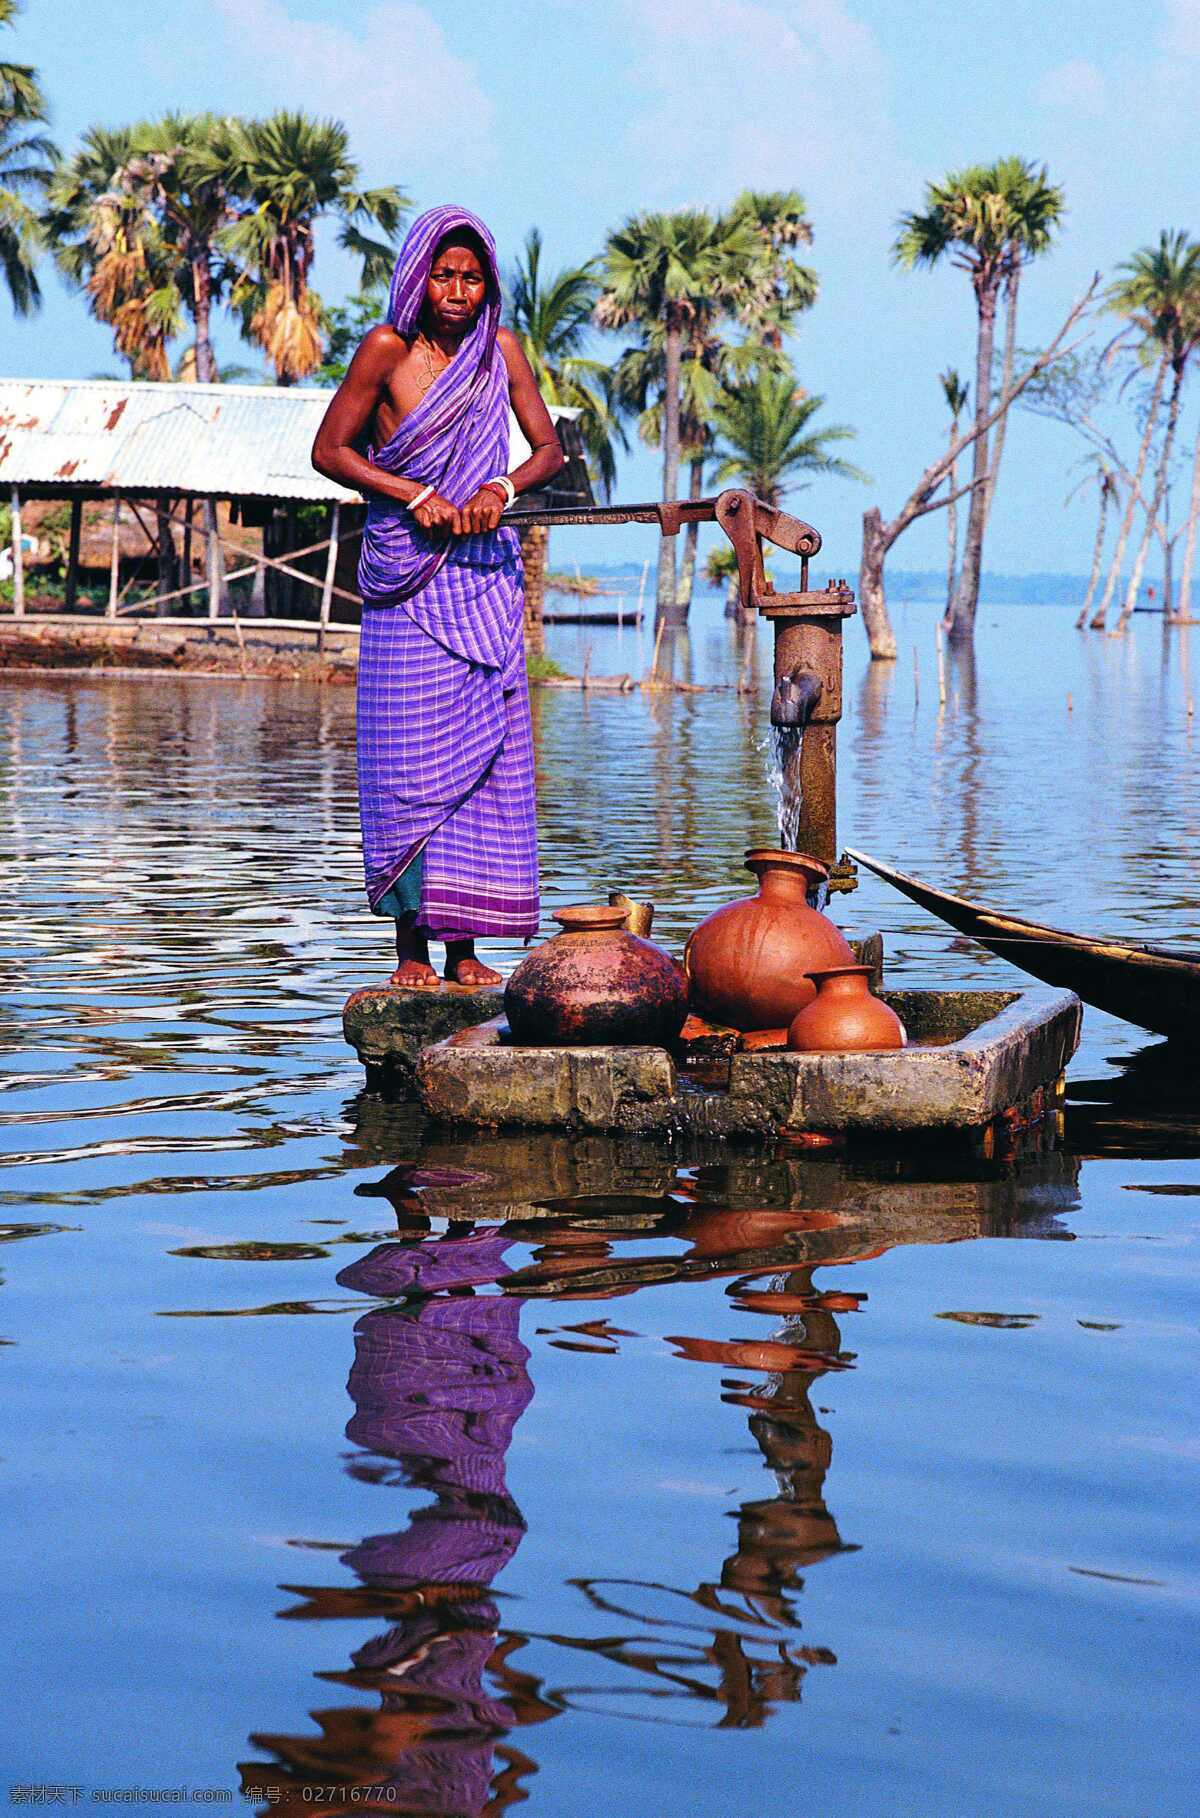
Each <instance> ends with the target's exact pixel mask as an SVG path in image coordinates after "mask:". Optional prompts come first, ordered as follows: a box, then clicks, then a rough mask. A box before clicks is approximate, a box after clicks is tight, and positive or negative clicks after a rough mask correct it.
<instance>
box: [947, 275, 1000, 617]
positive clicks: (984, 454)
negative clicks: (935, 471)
mask: <svg viewBox="0 0 1200 1818" xmlns="http://www.w3.org/2000/svg"><path fill="white" fill-rule="evenodd" d="M995 338H996V285H995V284H994V283H992V284H986V285H984V286H983V288H982V289H981V290H980V292H979V338H978V341H977V343H976V349H975V425H976V431H977V433H976V436H975V442H974V446H973V449H972V464H971V478H972V480H973V481H974V483H975V490H974V491H973V492H972V494H971V508H970V511H969V512H968V513H967V534H966V540H965V543H964V547H963V561H962V567H961V569H960V570H959V575H958V585H957V587H956V588H955V589H954V598H953V600H952V601H951V603H950V607H949V609H948V611H947V613H946V616H945V618H944V619H943V621H942V623H943V624H944V625H945V627H946V636H947V637H948V638H949V640H950V642H951V643H952V644H967V643H970V641H971V639H972V638H973V637H974V635H975V613H976V609H977V607H978V605H979V577H980V574H981V572H982V569H983V532H984V528H985V526H986V524H987V486H986V484H985V481H986V476H987V471H988V438H987V431H986V430H985V429H984V428H983V425H984V424H985V423H986V422H987V420H988V417H989V416H990V415H991V414H992V408H993V406H992V357H993V350H994V346H995Z"/></svg>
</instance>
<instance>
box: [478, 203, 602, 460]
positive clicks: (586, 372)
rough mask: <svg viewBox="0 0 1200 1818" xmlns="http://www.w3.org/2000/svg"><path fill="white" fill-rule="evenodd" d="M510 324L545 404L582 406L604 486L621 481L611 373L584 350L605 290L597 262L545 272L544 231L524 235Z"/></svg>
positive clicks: (512, 279)
mask: <svg viewBox="0 0 1200 1818" xmlns="http://www.w3.org/2000/svg"><path fill="white" fill-rule="evenodd" d="M505 292H506V303H507V310H506V314H507V317H508V325H509V327H510V328H511V329H512V331H513V333H514V334H515V335H516V337H517V340H518V341H519V342H520V343H521V346H522V348H523V350H524V353H525V357H526V359H527V360H528V361H529V364H530V366H531V367H532V368H533V374H534V377H535V379H536V380H537V383H538V390H539V391H540V392H541V394H542V396H543V397H544V398H545V400H546V402H547V404H558V405H562V406H563V407H564V408H567V409H570V410H577V411H578V412H579V416H578V419H577V420H578V423H579V429H580V433H581V434H582V436H583V443H584V447H585V448H586V450H587V455H588V467H589V470H590V472H591V475H592V479H593V481H594V482H596V483H598V485H599V486H600V488H601V489H602V491H603V492H604V493H605V494H607V493H609V492H611V490H612V486H613V482H614V480H615V479H616V457H615V445H616V444H620V446H621V447H625V446H627V444H626V441H625V434H624V431H623V429H622V428H621V424H620V422H619V420H618V418H617V415H616V412H615V409H614V402H613V381H612V373H611V372H610V370H609V368H608V367H607V366H605V365H604V364H603V362H602V361H600V360H596V359H592V358H591V357H589V356H588V354H587V353H586V352H585V349H586V346H587V343H588V339H589V336H590V331H591V322H592V312H593V310H594V309H595V307H596V301H597V298H598V297H599V294H600V285H599V282H598V279H597V276H596V261H595V260H591V261H589V262H588V264H586V265H577V266H566V267H564V268H563V269H562V270H560V271H557V272H555V273H554V274H553V275H552V276H547V275H546V274H545V273H544V272H543V270H542V236H541V234H540V233H539V232H538V230H537V228H536V227H533V228H530V230H529V233H528V234H527V235H526V239H525V247H524V251H523V255H522V257H521V258H520V259H519V260H518V261H517V263H516V264H515V265H514V266H513V268H512V270H511V271H510V272H509V273H508V274H507V279H506V282H505Z"/></svg>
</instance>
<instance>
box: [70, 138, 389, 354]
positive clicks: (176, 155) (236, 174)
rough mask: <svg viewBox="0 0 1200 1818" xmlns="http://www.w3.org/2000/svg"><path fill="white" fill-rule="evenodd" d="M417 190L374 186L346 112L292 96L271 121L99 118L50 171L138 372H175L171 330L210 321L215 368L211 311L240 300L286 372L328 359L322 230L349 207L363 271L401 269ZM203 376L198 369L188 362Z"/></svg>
mask: <svg viewBox="0 0 1200 1818" xmlns="http://www.w3.org/2000/svg"><path fill="white" fill-rule="evenodd" d="M405 207H406V199H405V197H404V196H403V195H402V194H401V193H400V191H399V190H397V189H395V188H386V189H364V188H362V187H361V186H360V184H359V181H358V166H357V165H356V164H355V163H354V161H353V160H352V159H351V157H350V155H349V141H348V138H347V134H346V130H345V128H344V127H343V126H341V125H340V124H339V123H338V122H337V121H330V120H314V119H311V118H309V117H308V116H307V115H304V114H301V113H296V112H292V111H288V110H283V111H281V112H279V113H276V114H273V115H271V116H270V117H269V118H268V119H265V120H242V119H236V118H233V117H218V116H216V115H213V114H195V115H184V114H168V115H166V116H165V117H164V118H163V119H161V120H157V121H143V122H141V123H139V124H137V125H133V126H125V127H119V128H116V129H108V128H102V127H92V128H90V129H89V131H88V132H87V133H85V135H84V138H83V142H82V145H81V147H80V149H79V151H77V152H76V153H75V154H74V156H73V157H72V158H71V159H69V160H67V161H65V162H64V163H63V164H61V165H60V167H59V169H58V171H57V172H56V173H55V176H54V180H53V183H52V185H51V193H50V197H49V206H48V208H47V211H46V215H45V218H44V223H43V227H44V231H45V233H46V234H47V235H48V237H49V238H50V240H51V242H52V244H53V245H54V247H55V250H56V256H57V259H58V263H59V266H60V268H61V269H62V271H63V272H64V274H65V275H66V276H68V277H70V278H71V279H73V280H74V281H75V282H76V283H78V284H80V285H82V286H83V287H84V288H85V289H86V291H87V293H88V297H89V302H90V304H91V307H92V310H93V313H94V314H95V315H97V316H98V317H99V318H100V320H102V321H105V322H109V323H111V324H112V326H113V329H114V339H115V343H116V346H117V349H118V351H119V352H120V353H123V354H124V355H125V357H126V358H127V359H128V360H129V361H130V365H131V368H132V370H133V372H134V374H135V376H137V377H144V378H160V379H163V378H170V377H171V369H170V362H169V359H168V357H167V353H166V346H167V343H168V341H169V340H170V339H171V337H172V336H173V335H175V334H176V333H177V332H178V331H179V329H180V327H181V326H182V322H183V317H184V314H185V313H186V314H188V315H190V316H191V317H192V318H193V320H194V322H195V323H196V330H197V333H196V362H195V363H196V368H197V373H196V376H199V377H202V378H205V379H212V378H215V376H216V375H215V369H214V364H213V360H212V350H211V345H210V342H209V338H208V312H209V309H210V308H211V307H212V306H215V305H219V304H220V303H221V302H223V301H225V300H228V302H229V303H230V304H231V306H232V307H233V308H234V309H235V311H236V312H237V315H238V317H239V318H240V322H241V328H242V332H243V334H244V335H246V336H247V337H248V338H249V339H250V340H252V341H254V342H255V343H257V345H259V346H260V347H261V348H262V349H263V350H264V352H265V353H266V354H267V356H268V358H269V360H270V361H271V363H272V365H273V366H274V368H275V373H276V377H277V378H278V379H279V380H280V381H281V382H283V383H289V382H291V381H292V380H295V379H302V378H307V377H309V376H310V375H311V374H312V373H313V371H314V370H315V369H316V368H317V367H318V366H319V365H320V362H321V358H322V351H323V350H322V340H321V336H322V329H323V324H324V314H325V312H324V309H323V306H322V304H321V299H320V297H319V296H318V295H317V294H316V292H315V291H314V290H313V289H312V287H311V283H310V273H311V268H312V263H313V254H314V238H313V230H314V226H315V223H316V221H317V220H318V218H319V217H321V216H322V215H326V214H330V213H332V214H335V215H337V216H338V217H339V219H340V221H341V243H342V245H343V246H345V247H348V248H350V250H352V251H354V252H356V253H357V254H359V256H360V257H361V259H362V271H363V283H364V285H370V284H373V283H376V282H378V281H379V279H380V277H381V275H383V274H385V273H386V272H387V271H388V270H390V267H391V263H392V257H393V255H392V250H391V246H390V244H385V243H384V242H382V241H379V240H375V239H372V238H370V237H369V235H368V234H367V233H366V232H365V231H364V229H365V228H367V227H369V226H371V225H374V226H376V227H378V228H379V229H380V230H381V231H382V232H383V233H384V234H385V235H387V236H388V237H389V239H390V237H392V236H393V235H394V234H395V233H396V231H397V230H398V228H399V225H400V221H401V218H402V216H403V212H404V209H405ZM189 376H191V375H189Z"/></svg>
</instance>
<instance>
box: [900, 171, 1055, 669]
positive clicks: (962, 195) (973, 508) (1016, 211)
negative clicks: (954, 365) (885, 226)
mask: <svg viewBox="0 0 1200 1818" xmlns="http://www.w3.org/2000/svg"><path fill="white" fill-rule="evenodd" d="M1063 208H1064V202H1063V192H1062V190H1061V189H1060V188H1059V187H1058V186H1057V185H1056V184H1052V183H1050V182H1048V181H1047V177H1046V171H1045V168H1044V167H1043V168H1042V169H1041V170H1037V169H1035V167H1034V166H1033V165H1032V164H1027V163H1026V162H1025V161H1024V160H1023V159H1021V158H1001V159H998V160H997V161H996V162H995V163H993V164H972V165H968V166H967V167H966V168H965V169H964V170H961V171H951V172H950V173H949V174H948V175H947V176H946V177H944V178H943V179H942V181H941V182H940V183H930V184H927V185H926V190H925V206H924V208H923V209H922V210H920V211H918V212H915V213H913V214H909V215H905V216H904V217H903V218H902V220H901V223H900V233H899V236H898V237H897V240H896V243H895V246H894V247H893V256H894V257H895V258H896V260H897V261H898V263H899V264H901V265H904V266H907V267H908V268H909V269H911V268H912V267H914V266H916V265H931V266H932V265H936V264H937V263H938V262H939V261H940V260H941V259H942V258H948V259H949V261H950V263H951V264H953V265H955V266H957V267H958V268H959V269H960V270H964V271H967V272H968V273H969V274H970V278H971V285H972V289H973V290H974V292H975V305H976V311H977V316H978V328H977V335H976V346H975V425H976V436H975V442H974V453H973V457H972V459H973V471H972V486H973V490H972V493H971V505H970V511H969V514H968V518H967V534H966V540H965V544H964V549H963V562H962V568H961V570H960V572H959V577H958V584H957V586H956V588H955V593H954V598H953V600H952V601H951V603H950V606H949V608H948V609H947V613H946V620H945V623H946V627H947V631H948V633H949V636H950V638H951V640H952V641H956V642H966V641H968V640H969V639H970V638H971V637H972V636H973V635H974V629H975V613H976V610H977V608H978V604H979V578H980V574H981V572H982V568H983V535H984V530H985V527H986V524H987V515H988V508H989V504H990V498H991V489H992V488H993V487H994V485H995V478H996V450H995V449H993V450H992V462H991V466H990V468H989V460H988V455H989V449H988V437H987V434H986V432H985V431H984V430H983V429H982V427H981V426H982V425H983V424H984V423H985V422H986V420H987V418H988V416H989V415H990V414H991V412H992V410H993V400H992V370H993V363H994V351H995V335H996V310H997V306H998V303H999V298H1000V292H1001V289H1002V288H1004V287H1006V286H1007V293H1008V323H1007V332H1006V337H1005V353H1004V367H1003V379H1002V392H1001V399H1002V401H1003V400H1004V399H1006V398H1007V397H1008V396H1009V393H1010V391H1011V387H1012V366H1013V360H1014V357H1015V351H1016V319H1017V294H1018V289H1019V283H1020V274H1021V270H1022V267H1023V265H1024V264H1025V262H1026V261H1027V260H1029V259H1032V258H1036V257H1037V256H1038V254H1040V253H1042V252H1045V251H1046V249H1047V247H1048V246H1049V245H1050V241H1051V238H1052V236H1053V232H1054V229H1055V227H1056V226H1057V225H1058V223H1059V221H1060V219H1061V217H1062V214H1063ZM1005 414H1006V413H1005V412H1002V414H1001V416H1000V418H999V420H998V423H997V434H996V441H997V442H1001V428H1002V426H1003V423H1004V416H1005Z"/></svg>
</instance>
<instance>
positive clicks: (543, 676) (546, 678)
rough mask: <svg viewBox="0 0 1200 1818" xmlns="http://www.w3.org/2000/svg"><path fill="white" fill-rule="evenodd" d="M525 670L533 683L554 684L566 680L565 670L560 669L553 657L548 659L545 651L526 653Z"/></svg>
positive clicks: (529, 651)
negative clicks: (553, 682)
mask: <svg viewBox="0 0 1200 1818" xmlns="http://www.w3.org/2000/svg"><path fill="white" fill-rule="evenodd" d="M525 669H526V673H527V674H528V676H529V679H530V681H531V682H552V681H558V680H559V679H560V678H564V677H565V676H566V674H567V672H566V670H565V669H562V668H560V667H559V665H558V664H557V663H556V662H555V661H554V659H553V657H548V656H547V655H546V653H545V651H544V650H527V651H526V652H525Z"/></svg>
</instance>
